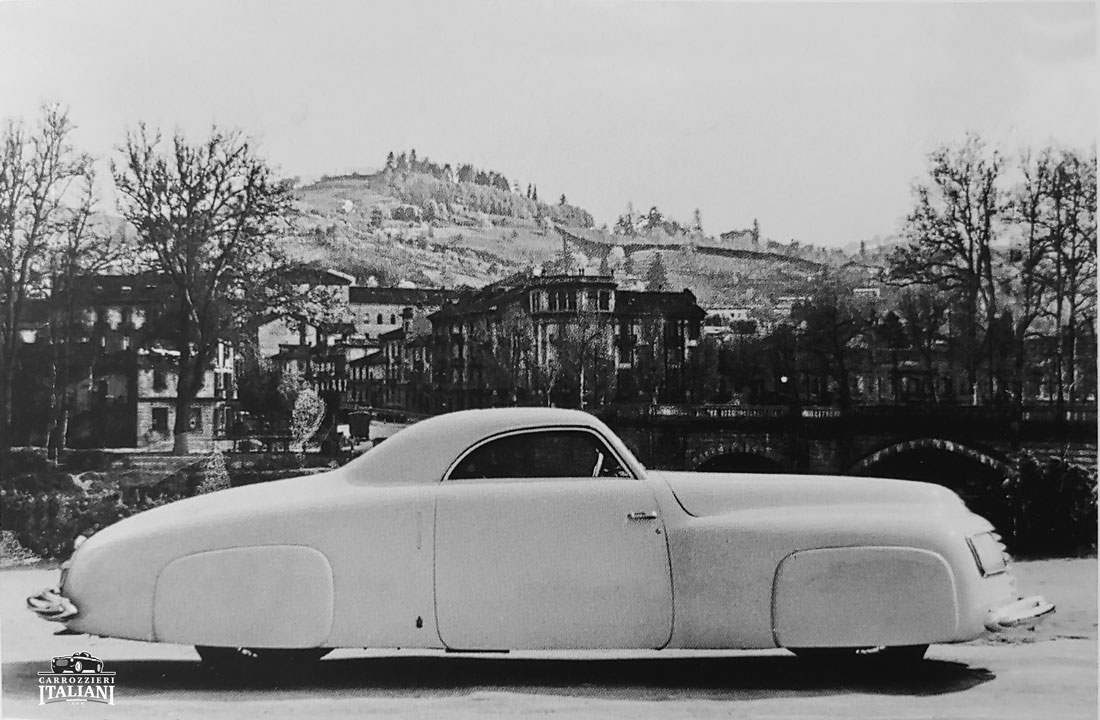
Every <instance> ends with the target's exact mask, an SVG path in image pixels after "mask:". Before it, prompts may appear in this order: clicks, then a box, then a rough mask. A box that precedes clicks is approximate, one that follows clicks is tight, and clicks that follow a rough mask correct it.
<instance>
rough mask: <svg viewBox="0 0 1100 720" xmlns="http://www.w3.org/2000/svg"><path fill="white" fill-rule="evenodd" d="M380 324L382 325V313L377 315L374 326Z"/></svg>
mask: <svg viewBox="0 0 1100 720" xmlns="http://www.w3.org/2000/svg"><path fill="white" fill-rule="evenodd" d="M381 324H382V313H378V322H376V323H375V325H381Z"/></svg>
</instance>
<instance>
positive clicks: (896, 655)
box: [789, 645, 928, 666]
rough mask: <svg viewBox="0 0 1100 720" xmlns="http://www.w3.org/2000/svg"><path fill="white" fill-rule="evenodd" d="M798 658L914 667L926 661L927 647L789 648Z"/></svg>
mask: <svg viewBox="0 0 1100 720" xmlns="http://www.w3.org/2000/svg"><path fill="white" fill-rule="evenodd" d="M789 649H790V651H791V652H793V653H794V654H795V655H797V656H798V657H800V658H802V659H803V660H808V661H810V662H814V663H820V664H826V663H829V664H851V663H860V664H863V663H867V664H869V665H872V664H873V665H890V666H899V665H913V664H916V663H918V662H920V661H921V660H923V659H924V654H925V653H926V652H928V646H927V645H895V646H891V647H862V648H859V647H845V648H789Z"/></svg>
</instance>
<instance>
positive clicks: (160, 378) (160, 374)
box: [153, 368, 168, 391]
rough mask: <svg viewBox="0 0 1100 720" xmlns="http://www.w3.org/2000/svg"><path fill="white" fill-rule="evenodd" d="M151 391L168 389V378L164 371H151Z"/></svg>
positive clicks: (157, 369) (156, 369)
mask: <svg viewBox="0 0 1100 720" xmlns="http://www.w3.org/2000/svg"><path fill="white" fill-rule="evenodd" d="M153 389H154V390H157V391H160V390H167V389H168V378H167V374H166V373H165V372H164V370H162V369H159V368H154V369H153Z"/></svg>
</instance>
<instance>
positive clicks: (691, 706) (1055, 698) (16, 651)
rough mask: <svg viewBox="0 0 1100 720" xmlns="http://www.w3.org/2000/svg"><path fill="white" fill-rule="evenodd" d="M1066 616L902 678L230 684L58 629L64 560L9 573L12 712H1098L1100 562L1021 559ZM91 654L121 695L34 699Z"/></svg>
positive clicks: (506, 662) (787, 674)
mask: <svg viewBox="0 0 1100 720" xmlns="http://www.w3.org/2000/svg"><path fill="white" fill-rule="evenodd" d="M1016 574H1017V576H1018V578H1019V588H1020V590H1021V592H1023V593H1025V594H1034V593H1042V594H1044V595H1046V596H1047V597H1048V598H1050V599H1051V600H1053V601H1054V602H1055V603H1056V604H1058V606H1059V609H1058V612H1057V613H1056V614H1055V615H1054V616H1053V617H1052V618H1050V619H1049V620H1048V621H1047V622H1046V623H1044V624H1043V626H1041V627H1040V628H1039V629H1038V630H1035V631H1020V632H1016V633H1014V634H1012V635H1010V636H1006V637H1002V638H998V639H996V640H990V639H985V640H979V641H976V642H973V643H967V644H963V645H937V646H933V647H932V649H931V650H929V653H928V660H926V661H925V662H924V663H922V664H921V666H920V667H919V668H918V669H916V670H913V671H909V672H907V673H904V674H897V673H884V672H875V671H873V670H867V669H865V670H862V671H859V672H853V671H851V670H843V669H821V668H815V667H814V666H810V665H807V664H805V663H803V662H801V661H800V660H798V659H797V658H794V657H793V656H790V655H788V654H787V653H785V652H783V651H764V652H704V653H698V652H696V653H688V652H678V651H666V652H613V653H612V652H584V653H568V654H563V653H514V654H511V655H508V656H485V655H473V656H470V655H443V654H440V653H423V652H419V653H418V652H409V651H404V652H402V651H399V652H387V653H380V652H365V651H351V650H341V651H338V652H336V653H333V654H332V655H331V656H329V658H327V659H325V660H324V661H322V662H321V663H320V665H319V666H318V668H317V670H316V671H315V672H314V673H313V674H311V675H310V676H308V677H302V678H297V679H295V680H294V681H293V682H290V683H284V685H283V686H279V685H278V684H276V683H275V682H261V681H253V682H251V683H244V684H242V683H241V682H239V681H236V682H231V681H229V680H228V679H226V678H219V677H216V676H212V675H210V674H208V673H206V672H204V671H203V670H202V669H201V668H200V666H199V664H198V662H197V656H196V655H195V653H194V650H193V649H191V648H190V647H183V646H178V645H159V644H146V643H137V642H129V641H122V640H105V639H99V638H89V637H87V636H55V635H52V634H51V633H52V632H53V631H54V630H55V629H56V626H52V625H51V624H47V623H45V622H42V621H39V620H37V619H35V618H33V617H32V616H31V615H30V614H29V613H27V611H26V610H25V609H24V608H23V603H24V597H25V596H26V595H28V594H31V593H33V592H35V591H37V590H39V589H41V588H42V587H44V586H46V585H49V584H52V582H53V581H54V580H55V578H56V570H52V569H51V570H42V569H31V570H9V571H5V572H2V573H0V583H2V586H0V652H2V656H3V700H4V705H3V708H2V711H3V717H8V718H10V717H19V718H47V717H61V716H65V717H78V716H79V717H81V718H85V717H86V718H115V717H135V718H139V717H140V718H192V717H200V716H201V717H204V718H223V717H257V716H263V717H268V718H298V717H322V716H323V717H326V718H333V717H335V718H341V717H348V718H352V717H355V718H360V717H365V716H368V717H387V718H389V717H394V718H426V717H431V718H436V717H446V718H458V717H509V718H510V717H515V716H534V715H539V716H545V715H554V716H556V717H565V718H590V717H606V718H620V717H621V718H628V719H629V720H644V719H645V718H658V717H659V718H669V717H691V718H711V717H765V718H850V717H859V718H931V717H935V718H968V719H969V718H998V719H999V720H1000V719H1003V718H1020V719H1021V720H1024V719H1026V720H1032V719H1033V718H1041V717H1056V718H1095V717H1097V608H1096V595H1097V593H1096V590H1097V562H1096V560H1095V559H1074V560H1044V561H1035V562H1021V563H1018V564H1017V565H1016ZM79 650H87V651H88V652H91V653H92V654H93V655H96V656H98V657H101V658H103V659H104V660H106V662H107V666H108V667H107V669H108V670H113V671H115V672H117V673H118V675H117V682H118V686H117V690H116V705H114V706H103V705H94V704H87V705H83V706H72V705H68V704H65V705H61V706H59V705H47V706H44V707H40V706H38V704H37V703H38V699H37V694H38V693H37V673H38V672H40V671H44V670H48V669H49V665H48V662H49V658H50V657H52V656H54V655H63V654H71V653H73V652H76V651H79Z"/></svg>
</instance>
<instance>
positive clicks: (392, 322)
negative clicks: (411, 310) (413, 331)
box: [390, 315, 397, 325]
mask: <svg viewBox="0 0 1100 720" xmlns="http://www.w3.org/2000/svg"><path fill="white" fill-rule="evenodd" d="M396 324H397V316H396V315H390V325H396Z"/></svg>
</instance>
